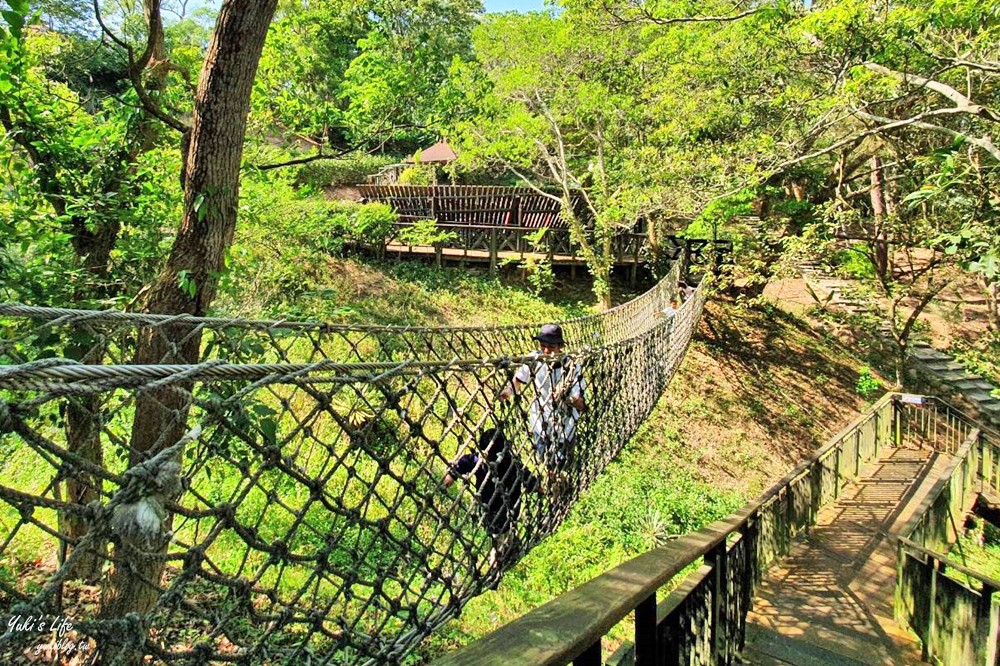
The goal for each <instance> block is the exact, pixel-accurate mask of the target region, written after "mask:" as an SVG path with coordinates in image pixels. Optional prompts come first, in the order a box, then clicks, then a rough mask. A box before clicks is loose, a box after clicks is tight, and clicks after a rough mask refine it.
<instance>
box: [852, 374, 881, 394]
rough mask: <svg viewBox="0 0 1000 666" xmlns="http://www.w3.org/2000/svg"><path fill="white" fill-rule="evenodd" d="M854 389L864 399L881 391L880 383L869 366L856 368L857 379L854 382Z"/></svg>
mask: <svg viewBox="0 0 1000 666" xmlns="http://www.w3.org/2000/svg"><path fill="white" fill-rule="evenodd" d="M854 390H855V391H856V392H857V394H858V395H860V396H861V397H862V398H864V399H865V400H867V399H869V398H871V397H872V396H873V395H876V394H878V393H881V392H882V390H883V389H882V384H881V382H879V380H878V379H876V378H875V377H874V376H873V375H872V371H871V369H870V368H868V367H866V366H863V367H862V368H861V369H860V370H858V381H857V382H856V383H855V384H854Z"/></svg>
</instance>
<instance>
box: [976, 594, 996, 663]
mask: <svg viewBox="0 0 1000 666" xmlns="http://www.w3.org/2000/svg"><path fill="white" fill-rule="evenodd" d="M996 593H997V590H996V589H995V588H992V587H989V586H987V585H983V599H982V603H981V605H980V616H979V618H980V622H982V623H983V628H982V629H981V630H980V636H981V637H982V640H983V642H984V644H985V646H986V650H985V655H986V659H985V661H984V662H983V663H986V664H996V663H997V661H998V660H1000V646H998V642H1000V612H998V610H1000V609H998V608H997V607H996V606H994V605H993V595H994V594H996Z"/></svg>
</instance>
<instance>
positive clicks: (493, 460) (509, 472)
mask: <svg viewBox="0 0 1000 666" xmlns="http://www.w3.org/2000/svg"><path fill="white" fill-rule="evenodd" d="M476 444H477V446H476V448H477V449H478V451H476V452H474V453H468V454H466V455H464V456H462V457H460V458H458V459H457V460H456V461H454V462H453V463H452V464H451V466H450V467H449V469H448V474H447V475H446V476H445V477H444V486H445V488H448V487H450V486H451V485H452V484H453V483H454V482H455V479H457V478H458V477H460V476H463V477H464V476H467V475H469V474H471V475H472V477H473V479H474V485H475V492H476V498H477V499H478V500H479V502H480V504H481V505H482V507H483V513H484V519H483V527H485V528H486V531H487V532H488V533H489V535H490V538H491V539H492V541H493V549H492V550H491V552H490V562H489V563H490V566H493V565H495V564H496V563H497V562H501V563H505V558H506V556H507V555H508V554H510V553H511V552H513V551H515V550H516V549H517V538H516V535H515V534H514V532H513V528H514V524H515V522H516V521H517V519H518V517H519V516H520V515H521V495H522V494H523V493H525V492H529V493H530V492H534V491H536V490H538V481H537V479H536V478H535V477H534V476H533V475H532V474H531V473H530V472H528V470H527V468H525V466H524V463H522V462H521V461H520V459H519V458H518V457H517V454H516V453H514V451H512V450H511V448H510V443H509V442H508V441H507V438H506V437H505V436H504V434H503V432H502V431H500V430H499V429H497V428H490V429H489V430H486V431H484V432H482V433H481V434H480V435H479V439H478V441H477V442H476Z"/></svg>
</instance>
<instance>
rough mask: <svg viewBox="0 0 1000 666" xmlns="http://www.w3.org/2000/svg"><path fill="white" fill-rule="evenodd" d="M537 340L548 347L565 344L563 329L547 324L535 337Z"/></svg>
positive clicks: (556, 325)
mask: <svg viewBox="0 0 1000 666" xmlns="http://www.w3.org/2000/svg"><path fill="white" fill-rule="evenodd" d="M535 340H538V341H539V342H544V343H545V344H547V345H561V344H563V336H562V329H561V328H559V325H558V324H545V325H544V326H542V330H541V331H539V332H538V335H536V336H535Z"/></svg>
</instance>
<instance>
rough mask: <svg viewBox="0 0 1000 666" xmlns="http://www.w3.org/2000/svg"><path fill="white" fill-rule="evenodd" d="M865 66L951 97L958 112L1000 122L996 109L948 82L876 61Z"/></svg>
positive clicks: (948, 97)
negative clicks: (966, 94) (893, 67)
mask: <svg viewBox="0 0 1000 666" xmlns="http://www.w3.org/2000/svg"><path fill="white" fill-rule="evenodd" d="M864 66H865V67H866V68H867V69H869V70H871V71H873V72H876V73H878V74H882V75H883V76H888V77H891V78H894V79H896V80H898V81H902V82H903V83H908V84H912V85H914V86H916V87H918V88H927V89H928V90H933V91H934V92H936V93H938V94H939V95H941V96H942V97H945V98H947V99H950V100H951V101H952V102H954V103H955V109H954V112H956V113H968V114H969V115H973V116H978V117H980V118H983V119H985V120H989V121H991V122H994V123H1000V113H998V112H996V111H994V110H993V109H991V108H989V107H988V106H983V105H982V104H976V103H975V102H973V101H972V100H971V99H969V98H968V97H966V96H965V95H963V94H962V93H960V92H959V91H958V90H956V89H955V88H952V87H951V86H949V85H948V84H946V83H941V82H940V81H935V80H933V79H928V78H926V77H923V76H918V75H917V74H907V73H905V72H897V71H896V70H894V69H889V68H888V67H883V66H882V65H879V64H876V63H874V62H866V63H865V64H864Z"/></svg>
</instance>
